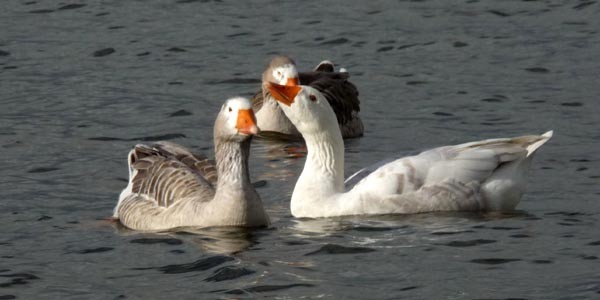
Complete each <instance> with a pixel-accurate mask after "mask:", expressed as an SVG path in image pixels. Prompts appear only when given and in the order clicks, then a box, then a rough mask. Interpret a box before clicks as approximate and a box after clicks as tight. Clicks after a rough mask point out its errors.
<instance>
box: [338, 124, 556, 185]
mask: <svg viewBox="0 0 600 300" xmlns="http://www.w3.org/2000/svg"><path fill="white" fill-rule="evenodd" d="M550 137H551V133H549V134H548V133H547V134H544V135H530V136H521V137H516V138H501V139H489V140H482V141H477V142H471V143H465V144H460V145H454V146H444V147H439V148H434V149H431V150H427V151H424V152H421V153H420V154H418V155H414V156H408V157H403V158H400V159H396V160H393V161H391V162H387V163H386V162H383V163H380V164H376V165H374V166H375V167H377V168H376V169H375V170H373V169H374V167H370V168H365V169H362V170H360V171H358V172H357V173H355V174H353V175H352V176H350V177H349V178H348V180H346V184H347V186H348V185H350V186H351V184H352V183H354V182H356V181H357V178H361V177H362V179H361V180H360V181H358V183H356V184H355V185H354V189H358V190H376V191H379V192H380V193H384V194H401V193H405V192H413V191H416V190H418V189H420V188H422V187H424V186H434V185H436V184H439V183H442V182H444V181H446V180H452V181H455V182H461V183H463V184H467V183H471V182H475V183H477V184H481V183H483V182H484V181H486V180H487V179H489V178H490V177H491V176H492V174H493V173H494V172H495V171H496V170H498V169H499V168H500V167H501V166H503V165H505V164H509V163H511V162H517V161H521V160H523V159H525V158H528V157H529V156H530V155H531V154H532V153H533V152H535V151H536V150H537V148H538V147H540V146H541V145H542V144H543V143H545V142H546V141H547V140H548V139H549V138H550Z"/></svg>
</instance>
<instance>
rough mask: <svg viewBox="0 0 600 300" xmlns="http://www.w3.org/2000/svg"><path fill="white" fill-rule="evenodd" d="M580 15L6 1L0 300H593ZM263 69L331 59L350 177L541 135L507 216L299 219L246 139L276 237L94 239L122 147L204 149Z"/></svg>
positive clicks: (442, 8)
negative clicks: (290, 60) (355, 126)
mask: <svg viewBox="0 0 600 300" xmlns="http://www.w3.org/2000/svg"><path fill="white" fill-rule="evenodd" d="M599 15H600V4H598V3H597V2H595V1H558V0H557V1H502V2H500V1H453V2H452V3H450V2H449V1H441V0H439V1H434V0H431V1H396V2H393V3H392V2H389V1H370V2H368V3H367V2H363V1H337V2H332V3H329V4H323V3H322V2H321V1H303V2H302V3H301V4H299V3H297V2H295V1H294V2H280V1H253V3H249V1H248V2H246V1H244V2H242V1H218V0H217V1H186V0H180V1H93V2H88V1H86V2H50V1H35V0H33V1H32V0H22V1H3V3H2V9H0V28H1V30H0V50H1V52H0V103H1V111H0V144H1V149H2V150H1V153H2V157H3V159H2V163H1V168H0V169H1V170H0V178H1V183H0V190H1V198H2V201H1V202H0V203H1V206H0V207H1V210H0V218H1V221H0V224H1V225H2V227H3V229H2V231H1V232H2V233H0V256H1V260H0V261H1V263H0V299H14V298H16V299H40V298H43V299H156V298H166V297H169V298H173V299H177V298H180V299H248V298H269V299H270V298H276V299H316V298H324V299H366V298H370V299H399V298H403V299H509V298H511V299H512V298H517V299H597V298H598V297H600V272H599V271H600V268H599V266H600V264H599V263H598V262H599V260H598V256H599V249H600V231H599V230H598V228H599V227H598V224H599V213H600V208H599V205H598V200H599V199H600V190H599V188H598V179H599V178H600V171H599V170H600V163H599V157H598V153H597V151H598V149H599V146H600V142H599V141H600V134H599V131H598V125H599V122H598V120H599V118H598V114H599V113H600V111H599V105H598V104H597V98H598V95H600V86H599V85H598V74H600V65H599V64H598V61H600V39H599V34H598V30H599V29H600V18H599ZM274 53H284V54H288V55H291V56H292V57H294V58H295V59H296V60H297V63H298V65H299V66H300V68H301V69H309V68H312V66H314V65H316V64H317V63H318V62H319V61H321V60H322V59H330V60H332V61H334V62H339V64H340V65H342V66H344V67H346V68H347V69H348V70H349V71H350V72H351V74H352V80H353V81H354V82H355V83H356V84H357V86H358V87H359V90H360V92H361V101H362V111H361V114H362V117H363V120H364V122H365V127H366V132H365V136H364V137H363V138H361V139H356V140H350V141H347V143H346V150H347V151H346V157H347V159H346V170H347V173H348V174H350V172H352V171H355V170H357V169H359V168H361V167H363V166H366V165H369V164H371V163H374V162H376V161H378V160H380V159H384V158H387V157H390V156H394V155H397V154H399V153H410V152H412V151H416V150H419V149H425V148H428V147H433V146H439V145H447V144H452V143H460V142H465V141H472V140H476V139H483V138H491V137H504V136H513V135H520V134H527V133H542V132H545V131H546V130H549V129H554V130H555V137H554V138H553V139H552V140H551V141H550V142H549V143H547V144H546V145H544V147H542V149H541V150H540V152H539V153H538V155H537V156H536V159H535V161H534V165H533V167H532V171H531V178H530V186H529V190H528V193H527V194H526V195H525V196H524V198H523V200H522V202H521V204H520V205H519V206H518V209H519V211H517V212H515V213H512V214H500V215H499V214H479V213H467V214H465V213H450V214H422V215H413V216H380V217H350V218H336V219H320V220H296V219H293V218H292V217H291V216H290V213H289V199H290V194H291V191H292V188H293V185H294V182H295V180H296V178H297V176H298V174H299V172H300V170H301V167H302V165H303V162H304V160H303V158H302V157H298V155H296V154H295V153H296V152H297V149H296V148H297V147H298V146H300V145H297V144H293V143H292V144H286V143H273V142H267V141H264V140H263V141H261V140H257V141H256V143H254V144H253V149H252V161H251V162H250V165H251V168H252V176H253V178H254V180H266V182H267V184H266V185H265V186H264V187H262V188H260V189H259V193H260V194H261V195H262V198H263V200H264V202H265V205H266V207H267V209H268V212H269V214H270V215H271V217H272V221H273V222H272V223H273V224H272V226H271V227H270V228H267V229H260V230H231V229H229V230H228V229H209V230H199V231H197V232H193V233H169V234H143V233H136V232H131V231H128V230H126V229H123V228H119V226H116V225H114V224H111V223H109V222H108V221H106V217H108V216H110V215H111V211H112V208H113V206H114V205H115V204H116V200H117V196H118V193H119V192H120V190H121V189H122V188H123V187H124V186H125V185H126V178H127V168H126V154H127V152H128V150H129V149H130V148H131V147H132V145H134V144H135V143H139V142H143V141H146V142H148V141H151V140H156V139H169V140H172V141H174V142H177V143H181V144H183V145H186V146H189V147H192V148H193V149H195V150H197V151H204V152H208V153H211V152H212V145H211V126H212V123H213V118H214V116H215V114H216V112H217V109H218V108H219V107H220V105H221V104H222V102H223V101H224V100H225V98H227V97H230V96H234V95H246V96H248V95H251V94H252V93H253V92H254V91H255V90H256V89H257V87H258V79H259V78H260V73H261V72H262V69H263V68H264V66H265V65H266V63H267V61H268V60H269V58H270V56H271V55H273V54H274Z"/></svg>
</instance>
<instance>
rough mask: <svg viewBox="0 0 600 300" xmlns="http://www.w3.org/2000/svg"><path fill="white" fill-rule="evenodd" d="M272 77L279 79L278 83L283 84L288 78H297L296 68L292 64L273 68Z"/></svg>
mask: <svg viewBox="0 0 600 300" xmlns="http://www.w3.org/2000/svg"><path fill="white" fill-rule="evenodd" d="M273 77H274V78H276V79H277V80H279V82H277V83H278V84H283V85H285V84H286V83H287V80H288V78H298V70H297V69H296V66H295V65H293V64H285V65H282V66H279V67H276V68H274V69H273Z"/></svg>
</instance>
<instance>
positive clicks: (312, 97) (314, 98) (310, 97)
mask: <svg viewBox="0 0 600 300" xmlns="http://www.w3.org/2000/svg"><path fill="white" fill-rule="evenodd" d="M308 99H310V101H312V102H315V101H317V96H315V95H310V96H308Z"/></svg>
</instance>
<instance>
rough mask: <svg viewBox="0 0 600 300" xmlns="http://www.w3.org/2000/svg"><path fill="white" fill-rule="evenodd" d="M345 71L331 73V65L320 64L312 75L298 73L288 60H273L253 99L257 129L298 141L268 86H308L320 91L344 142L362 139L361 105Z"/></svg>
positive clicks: (332, 68)
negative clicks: (330, 108) (347, 139)
mask: <svg viewBox="0 0 600 300" xmlns="http://www.w3.org/2000/svg"><path fill="white" fill-rule="evenodd" d="M349 77H350V75H349V74H348V72H347V71H346V70H344V69H341V70H340V72H334V66H333V63H331V62H330V61H327V60H326V61H323V62H321V63H320V64H319V65H318V66H317V67H316V68H315V69H314V70H313V71H310V72H302V73H298V70H297V69H296V63H295V62H294V61H293V60H292V59H291V58H289V57H286V56H277V57H274V58H273V59H272V60H271V62H270V63H269V66H268V67H267V69H266V70H265V71H264V72H263V75H262V91H261V92H258V93H257V94H256V95H255V96H254V98H253V99H252V103H253V107H254V109H255V110H256V119H257V122H258V126H259V127H260V128H261V130H262V131H263V132H278V133H282V134H285V135H290V136H294V137H300V136H301V135H300V133H299V132H298V130H297V129H296V127H295V126H294V124H292V122H290V120H289V119H288V118H287V117H286V116H285V114H284V113H283V111H282V110H281V108H280V107H279V105H278V104H277V101H275V99H274V98H273V97H272V96H271V92H270V91H269V83H270V82H273V83H277V84H281V85H288V86H297V85H299V84H302V85H308V86H311V87H313V88H315V89H317V90H319V91H320V92H321V93H322V94H323V95H324V96H325V99H327V102H329V105H331V107H332V108H333V111H334V113H335V116H336V118H337V121H338V124H339V126H340V130H341V132H342V137H343V138H353V137H360V136H362V135H363V131H364V129H363V123H362V121H361V119H360V117H359V115H358V112H359V111H360V101H359V100H358V90H357V89H356V86H355V85H354V84H352V83H351V82H349V81H348V78H349Z"/></svg>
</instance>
